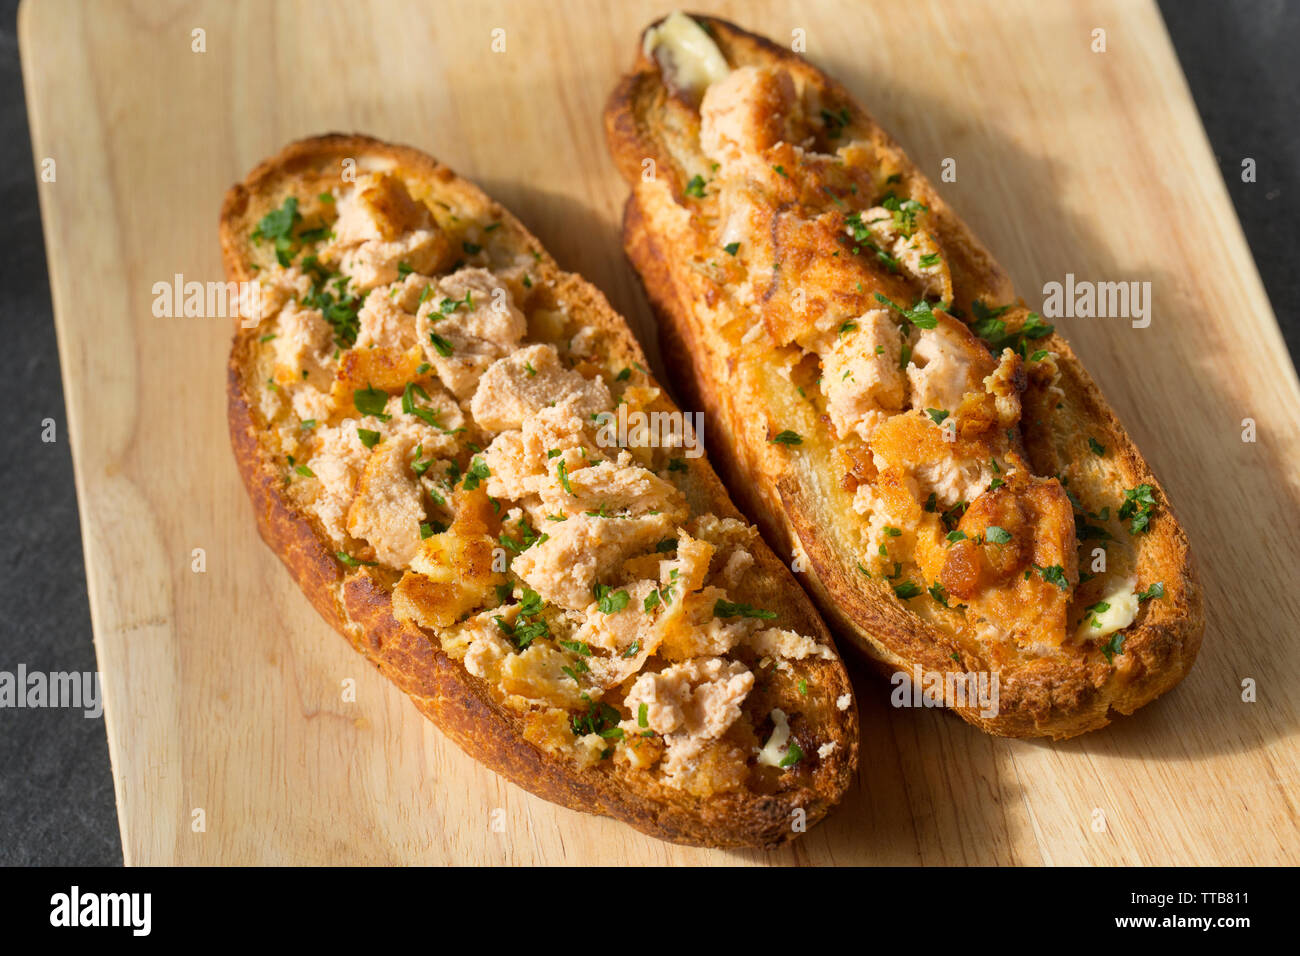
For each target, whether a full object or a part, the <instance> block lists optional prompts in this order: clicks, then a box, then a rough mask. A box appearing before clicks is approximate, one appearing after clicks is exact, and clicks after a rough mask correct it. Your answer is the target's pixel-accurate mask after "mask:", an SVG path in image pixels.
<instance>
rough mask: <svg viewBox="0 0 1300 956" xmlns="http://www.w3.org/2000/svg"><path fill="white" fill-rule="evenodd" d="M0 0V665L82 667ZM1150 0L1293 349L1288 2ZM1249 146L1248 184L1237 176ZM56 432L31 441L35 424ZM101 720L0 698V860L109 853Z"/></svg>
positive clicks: (27, 156)
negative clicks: (5, 703)
mask: <svg viewBox="0 0 1300 956" xmlns="http://www.w3.org/2000/svg"><path fill="white" fill-rule="evenodd" d="M17 6H18V3H17V0H0V46H3V53H2V55H0V209H2V210H3V211H4V214H5V216H6V218H7V220H8V227H7V228H6V229H5V230H4V232H3V235H4V238H3V240H0V242H2V243H3V254H0V323H3V331H4V336H3V339H2V340H0V341H3V343H4V346H3V348H0V444H2V445H3V447H4V448H5V451H6V453H5V455H4V456H3V458H2V459H0V490H3V494H0V527H2V528H3V529H4V531H5V533H4V535H3V537H0V556H2V560H3V568H2V569H0V608H3V622H4V623H3V625H0V670H9V671H13V670H14V669H15V668H16V667H17V666H18V663H19V662H24V663H26V665H27V667H28V668H29V669H32V670H42V671H93V670H94V669H95V653H94V648H93V646H92V644H91V630H90V611H89V605H88V602H87V598H86V577H85V569H84V566H83V563H82V552H81V532H80V527H79V525H78V520H77V501H76V495H75V491H74V488H73V475H72V461H71V457H70V454H69V451H68V442H67V440H66V433H65V419H64V414H63V392H62V385H61V383H60V379H59V361H58V354H57V351H56V346H55V339H54V324H53V317H52V314H51V308H50V293H49V285H48V280H47V276H46V270H45V251H44V247H43V245H42V241H41V221H40V211H39V208H38V206H37V193H36V180H35V175H34V172H33V166H32V156H31V142H30V138H29V135H28V131H27V115H26V108H25V105H24V102H23V90H22V76H21V71H20V68H19V61H18V41H17V36H16V23H15V18H16V11H17ZM1160 9H1161V11H1162V12H1163V14H1164V17H1165V22H1166V23H1167V24H1168V27H1169V32H1170V34H1171V35H1172V37H1173V41H1174V46H1175V47H1176V48H1177V51H1178V58H1179V60H1180V61H1181V63H1182V66H1183V70H1184V72H1185V73H1186V75H1187V80H1188V83H1189V85H1190V86H1191V90H1192V95H1193V97H1194V98H1195V100H1196V105H1197V107H1198V108H1199V110H1200V113H1201V118H1202V120H1203V122H1204V123H1205V127H1206V131H1207V132H1208V134H1209V137H1210V142H1211V143H1212V144H1213V147H1214V150H1215V153H1216V155H1217V157H1218V160H1219V166H1220V169H1221V170H1222V172H1223V174H1224V178H1225V181H1226V182H1227V186H1228V192H1229V193H1230V194H1231V196H1232V201H1233V203H1234V205H1235V206H1236V208H1237V215H1238V216H1239V217H1240V219H1241V223H1242V226H1243V227H1244V228H1245V232H1246V238H1247V239H1248V240H1249V242H1250V248H1251V251H1252V252H1253V253H1254V256H1255V261H1256V263H1258V265H1259V271H1260V273H1261V275H1262V276H1263V279H1264V285H1265V287H1266V288H1267V290H1268V294H1269V297H1270V299H1271V300H1272V302H1273V308H1274V310H1275V311H1276V313H1277V317H1278V320H1279V322H1280V323H1281V325H1282V330H1283V333H1284V334H1285V336H1286V340H1287V345H1288V347H1289V349H1290V350H1291V354H1292V359H1293V361H1294V358H1295V354H1296V349H1297V348H1298V347H1300V322H1297V320H1296V315H1295V310H1294V309H1293V308H1292V303H1293V302H1294V301H1295V300H1296V297H1297V293H1298V292H1300V264H1298V263H1296V262H1295V259H1296V256H1297V253H1300V244H1298V243H1297V241H1296V225H1295V224H1296V222H1297V220H1300V203H1298V200H1300V125H1298V124H1297V123H1296V122H1295V116H1296V112H1297V104H1300V51H1297V49H1296V47H1297V44H1298V43H1300V2H1285V0H1238V2H1233V3H1228V2H1226V0H1225V2H1211V0H1178V2H1175V0H1162V2H1161V3H1160ZM1245 156H1251V157H1254V158H1255V160H1256V161H1257V163H1258V181H1257V182H1256V183H1253V184H1245V183H1242V182H1241V174H1240V168H1241V159H1242V157H1245ZM45 418H53V419H55V421H56V422H57V428H58V436H59V440H58V441H57V442H55V443H52V444H45V443H42V442H41V441H40V440H39V435H40V431H41V421H42V420H43V419H45ZM121 862H122V850H121V844H120V842H119V838H118V830H117V814H116V810H115V807H114V802H113V783H112V778H111V776H110V773H109V763H108V744H107V741H106V739H105V736H104V727H103V722H102V721H100V720H86V719H84V718H83V717H82V716H81V713H80V711H72V710H57V709H47V710H39V711H29V710H0V864H6V865H15V864H50V865H53V864H120V863H121Z"/></svg>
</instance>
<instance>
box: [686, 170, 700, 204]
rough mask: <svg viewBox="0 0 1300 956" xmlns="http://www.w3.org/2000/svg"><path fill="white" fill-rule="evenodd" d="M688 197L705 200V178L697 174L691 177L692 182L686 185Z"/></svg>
mask: <svg viewBox="0 0 1300 956" xmlns="http://www.w3.org/2000/svg"><path fill="white" fill-rule="evenodd" d="M686 195H688V196H692V197H694V198H695V199H703V198H704V177H703V176H700V175H698V174H697V175H695V176H692V177H691V181H690V182H689V183H687V184H686Z"/></svg>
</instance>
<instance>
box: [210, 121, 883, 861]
mask: <svg viewBox="0 0 1300 956" xmlns="http://www.w3.org/2000/svg"><path fill="white" fill-rule="evenodd" d="M221 244H222V251H223V257H224V260H225V268H226V273H227V278H228V279H229V280H231V281H238V282H248V283H252V284H253V285H251V286H250V287H249V288H250V289H251V290H252V292H250V293H249V295H248V296H247V297H246V299H245V316H244V318H243V319H242V320H241V322H240V328H239V329H238V330H237V331H236V335H235V340H234V346H233V348H232V350H231V356H230V366H229V380H228V390H229V418H230V430H231V439H232V442H233V445H234V451H235V457H236V459H237V460H238V463H239V468H240V472H241V473H242V475H243V478H244V482H245V484H246V486H247V488H248V492H249V495H250V497H251V498H252V501H253V506H254V510H255V512H256V514H257V520H258V525H259V528H260V530H261V534H262V537H263V538H264V539H265V541H266V542H267V544H269V545H270V546H271V548H272V549H273V550H274V551H275V552H276V554H278V555H279V556H280V558H281V560H283V561H284V563H285V565H286V566H287V567H288V569H289V571H290V572H291V573H292V574H293V576H294V577H295V578H296V579H297V581H298V583H299V584H300V585H301V587H302V589H303V591H304V592H305V593H306V595H307V597H308V598H309V599H310V600H311V602H312V604H313V605H314V606H315V607H316V609H317V610H318V611H319V612H320V613H321V615H322V616H323V617H324V618H325V619H326V620H327V621H328V622H329V623H330V624H332V625H333V626H334V627H335V628H336V629H338V631H339V632H340V633H342V634H343V635H344V636H345V637H346V638H347V639H348V640H349V641H351V643H352V644H353V646H354V647H355V648H356V649H357V650H358V651H360V652H361V653H362V654H364V655H365V656H366V657H367V658H369V659H370V660H371V661H372V662H373V663H375V664H376V665H377V666H378V667H379V668H380V670H381V671H382V672H383V673H384V674H386V675H387V676H388V677H389V678H390V679H391V680H392V681H393V682H394V683H396V684H397V685H398V686H399V687H400V688H401V689H402V690H404V691H405V692H406V693H407V694H408V695H410V697H411V698H412V699H413V700H414V701H415V704H416V706H417V707H418V708H419V709H420V710H421V711H422V712H423V713H424V714H425V715H426V716H427V717H429V718H430V719H431V720H433V721H434V722H435V723H436V724H437V725H438V726H439V727H440V728H441V729H442V730H443V732H444V733H446V734H447V735H448V736H449V737H450V738H451V739H452V740H454V741H455V742H456V743H457V744H458V745H459V746H460V747H461V748H462V749H463V750H465V751H466V752H467V753H468V754H470V755H471V756H473V757H475V758H476V759H478V760H480V761H481V762H483V763H484V764H486V765H487V766H489V767H491V768H492V769H494V770H496V771H497V772H498V773H501V774H503V775H504V776H506V777H507V778H509V779H510V780H512V781H513V782H515V783H517V784H518V785H519V786H521V787H524V788H525V789H527V790H530V791H532V792H533V793H536V794H538V795H540V796H542V797H545V798H546V799H548V800H551V801H554V802H556V803H559V804H562V805H564V806H566V807H570V808H572V809H575V810H582V811H585V812H589V813H599V814H606V815H609V816H612V817H616V818H618V819H620V820H623V821H625V822H627V823H630V824H631V825H632V826H634V827H636V828H638V829H640V830H642V831H644V832H646V833H649V834H652V835H654V836H656V837H660V838H662V839H665V840H671V841H674V842H679V843H685V844H693V845H701V846H771V845H775V844H778V843H780V842H782V841H785V840H788V839H790V838H791V837H793V836H794V835H796V834H797V833H798V832H802V830H803V827H802V826H801V822H802V821H807V822H813V821H816V820H818V819H820V818H821V817H822V816H823V815H824V814H825V813H826V812H827V810H828V809H829V808H830V807H831V806H833V805H834V804H835V803H836V802H837V801H838V800H839V799H840V798H841V796H842V795H843V794H844V791H845V789H846V788H847V787H848V785H849V783H850V780H851V778H852V776H853V773H854V768H855V765H856V762H857V747H858V745H857V741H858V728H857V711H856V708H855V707H854V705H853V701H852V696H851V694H852V692H851V689H850V685H849V681H848V677H847V676H846V674H845V671H844V667H843V664H842V663H841V661H840V660H839V658H838V656H837V655H836V653H835V650H834V647H833V645H832V643H831V639H830V636H829V634H828V633H827V631H826V628H825V625H824V624H823V623H822V622H821V620H820V618H819V617H818V616H817V614H816V611H815V610H814V608H813V606H812V604H811V602H810V601H809V600H808V599H807V597H806V596H805V595H804V593H803V591H802V590H801V589H800V588H799V586H798V585H797V583H796V582H795V580H794V578H793V576H792V574H791V573H790V571H789V570H788V569H787V568H786V567H785V566H784V565H783V564H782V563H781V562H780V561H779V560H778V559H777V558H776V557H775V555H773V554H772V552H771V551H770V550H769V549H768V548H767V547H766V546H765V545H764V544H763V543H762V541H761V539H760V538H759V537H758V534H757V532H756V531H754V530H753V529H752V528H751V527H750V526H749V525H747V524H746V523H744V522H743V520H740V514H739V512H738V511H737V510H736V509H735V508H734V506H733V505H732V504H731V502H730V500H729V499H728V497H727V495H726V492H725V490H724V489H723V487H722V485H721V484H720V482H719V481H718V479H717V477H716V475H715V474H714V473H713V471H712V469H711V468H710V467H709V465H708V463H707V461H706V460H705V459H704V458H702V457H698V453H699V451H701V450H702V446H698V445H697V444H696V443H695V442H694V441H693V433H690V432H687V431H685V430H683V429H681V428H677V429H676V430H674V428H673V427H670V425H672V423H674V422H680V421H681V418H680V415H679V413H678V410H677V409H676V407H675V406H674V405H673V404H672V403H671V401H670V400H669V399H668V398H667V396H666V395H665V394H664V392H663V391H662V390H661V389H660V388H659V387H658V385H657V384H656V383H655V381H654V379H653V377H652V376H651V375H650V374H649V373H648V372H647V371H646V369H645V357H644V355H643V353H642V351H641V349H640V348H639V347H638V345H637V343H636V341H635V340H634V338H633V337H632V335H631V333H630V332H629V330H628V327H627V325H626V324H625V323H624V321H623V320H622V318H620V317H619V316H618V315H617V314H616V313H615V312H614V311H613V310H612V309H611V308H610V306H609V304H608V303H607V302H606V300H605V298H604V297H603V296H602V295H601V294H600V293H599V292H598V291H597V290H596V289H595V288H593V287H592V286H591V285H590V284H588V283H587V282H585V281H584V280H583V279H581V278H579V277H578V276H575V275H572V274H569V273H566V272H563V271H561V270H560V269H559V268H558V267H557V266H556V264H555V262H554V261H553V260H552V259H551V257H550V256H549V255H547V254H546V252H545V251H544V250H543V249H542V248H541V246H540V245H539V243H538V242H537V240H536V239H535V238H534V237H533V236H532V235H531V234H530V233H529V232H528V231H527V230H526V229H525V228H524V227H523V226H522V225H521V224H520V223H519V221H518V220H517V219H515V218H514V217H513V216H512V215H510V213H508V212H506V211H505V210H504V209H502V208H501V207H500V206H499V205H497V204H496V203H495V202H493V201H492V200H490V199H489V198H488V197H487V196H485V195H484V194H483V193H482V192H481V191H479V190H478V189H477V188H476V187H474V186H473V185H471V184H470V183H468V182H466V181H465V180H463V179H460V178H458V177H457V176H455V175H454V174H453V173H452V172H451V171H450V170H449V169H447V168H446V167H445V166H442V165H440V164H439V163H437V162H436V161H435V160H433V159H431V158H430V157H428V156H426V155H425V154H423V153H420V152H418V151H416V150H414V149H409V148H405V147H400V146H392V145H388V144H385V143H382V142H379V141H377V140H374V139H370V138H367V137H364V136H342V135H330V136H322V137H318V138H314V139H307V140H303V141H301V142H297V143H294V144H292V145H290V146H289V147H287V148H286V149H285V150H284V151H283V152H281V153H280V154H279V155H277V156H275V157H273V158H272V159H269V160H267V161H266V162H264V163H262V164H261V165H260V166H258V167H257V168H256V169H254V170H253V172H252V173H250V174H249V176H248V178H247V179H246V180H245V181H244V182H243V183H242V184H239V185H236V186H234V187H233V188H232V189H231V190H230V191H229V193H228V194H227V196H226V199H225V204H224V206H223V208H222V212H221ZM619 412H622V413H623V414H624V415H625V416H626V421H627V423H630V425H631V428H632V430H631V431H629V432H627V433H626V434H624V435H621V436H620V434H619V433H618V430H617V428H616V424H615V423H617V421H618V420H619V418H618V413H619ZM611 414H613V416H614V417H613V418H611V417H610V416H611ZM637 415H645V416H654V415H658V416H660V417H659V418H657V419H655V418H651V419H650V420H651V421H656V422H658V423H659V429H658V431H657V432H653V431H642V432H636V430H635V426H636V424H637V421H638V419H637V418H636V416H637ZM634 436H639V437H634ZM656 436H657V439H658V440H657V441H656V440H655V439H656ZM799 811H802V812H799Z"/></svg>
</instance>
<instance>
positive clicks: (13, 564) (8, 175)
mask: <svg viewBox="0 0 1300 956" xmlns="http://www.w3.org/2000/svg"><path fill="white" fill-rule="evenodd" d="M17 6H18V4H17V2H16V0H4V2H3V4H2V7H0V13H2V16H0V209H3V210H4V217H5V229H4V230H3V238H0V246H2V248H3V253H0V328H2V329H3V342H4V347H3V349H0V443H2V444H3V448H4V454H3V455H2V456H0V489H3V492H4V493H3V494H0V527H3V528H4V529H5V534H4V535H3V537H0V562H3V566H2V567H0V608H2V609H3V611H2V612H0V613H2V614H3V623H2V624H0V670H3V671H9V672H11V673H12V672H14V671H16V670H17V668H18V666H19V664H23V665H26V667H27V669H28V670H30V671H47V672H49V671H81V672H85V671H94V670H95V649H94V646H93V645H92V643H91V631H90V605H89V602H88V601H87V598H86V571H85V565H84V563H83V561H82V553H81V527H80V525H79V524H78V521H77V496H76V491H75V489H74V487H73V477H72V455H71V453H70V450H69V442H68V432H67V418H66V416H65V415H64V411H63V387H62V383H61V382H60V380H59V357H58V352H57V349H56V345H55V340H54V320H53V313H52V311H51V308H50V286H49V281H48V280H47V278H46V273H45V247H44V245H43V242H42V238H41V236H42V233H41V216H40V209H39V207H38V205H37V196H36V177H35V171H34V167H33V165H32V148H31V138H30V136H29V134H28V132H27V109H26V105H25V104H24V102H23V83H22V75H21V71H20V68H19V63H18V38H17V35H16V23H15V15H16V11H17ZM47 418H52V419H54V422H55V434H56V439H57V440H56V441H54V442H51V443H46V442H44V441H42V440H41V432H42V424H41V423H42V421H43V420H44V419H47ZM121 862H122V849H121V843H120V840H119V838H118V831H117V811H116V809H115V806H114V801H113V779H112V776H111V775H110V774H109V767H108V741H107V739H106V737H105V736H104V722H103V719H102V718H101V719H97V720H88V719H86V718H85V717H83V716H82V712H81V711H80V710H65V709H57V708H46V709H40V710H27V709H22V710H11V709H8V708H5V709H0V864H9V865H14V864H50V865H54V864H80V863H85V864H120V863H121Z"/></svg>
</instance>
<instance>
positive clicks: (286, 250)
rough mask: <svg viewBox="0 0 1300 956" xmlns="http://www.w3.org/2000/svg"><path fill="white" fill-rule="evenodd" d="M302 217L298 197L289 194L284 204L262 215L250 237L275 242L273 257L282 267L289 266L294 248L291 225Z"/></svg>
mask: <svg viewBox="0 0 1300 956" xmlns="http://www.w3.org/2000/svg"><path fill="white" fill-rule="evenodd" d="M301 219H302V215H301V214H300V213H299V212H298V197H297V196H289V197H287V198H286V199H285V201H284V205H282V206H281V207H280V208H279V209H273V210H271V211H270V212H268V213H267V214H266V215H265V216H263V217H262V219H261V221H260V222H258V224H257V228H256V229H254V230H253V236H252V238H253V239H254V240H258V239H269V240H271V242H273V243H274V244H275V258H276V261H277V262H279V263H280V265H281V266H283V267H284V268H286V269H287V268H289V264H290V263H291V262H292V261H293V256H294V253H295V252H296V250H295V249H294V242H293V227H294V226H295V225H296V224H297V223H298V222H299V221H301Z"/></svg>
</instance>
